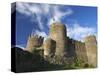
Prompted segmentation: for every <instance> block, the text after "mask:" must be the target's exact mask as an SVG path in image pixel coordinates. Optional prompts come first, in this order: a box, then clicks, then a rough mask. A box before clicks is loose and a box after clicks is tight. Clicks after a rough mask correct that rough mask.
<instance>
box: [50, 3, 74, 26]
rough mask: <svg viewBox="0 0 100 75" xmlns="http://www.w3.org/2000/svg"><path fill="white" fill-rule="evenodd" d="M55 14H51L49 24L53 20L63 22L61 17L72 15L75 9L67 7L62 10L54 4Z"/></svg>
mask: <svg viewBox="0 0 100 75" xmlns="http://www.w3.org/2000/svg"><path fill="white" fill-rule="evenodd" d="M52 10H53V14H51V15H52V16H51V18H50V20H49V22H48V25H51V24H52V23H53V22H61V18H62V17H64V16H68V15H71V14H72V13H73V11H72V10H71V9H69V8H67V9H66V11H61V10H60V7H59V6H57V5H56V6H53V8H52Z"/></svg>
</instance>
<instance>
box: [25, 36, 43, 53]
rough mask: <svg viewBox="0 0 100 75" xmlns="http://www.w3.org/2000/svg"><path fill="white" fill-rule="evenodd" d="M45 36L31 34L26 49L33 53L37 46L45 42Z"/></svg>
mask: <svg viewBox="0 0 100 75" xmlns="http://www.w3.org/2000/svg"><path fill="white" fill-rule="evenodd" d="M43 39H44V38H43V37H41V36H38V35H30V36H29V37H28V41H27V45H26V50H27V51H29V52H30V53H32V52H33V51H34V49H35V48H37V47H40V46H41V45H42V44H43Z"/></svg>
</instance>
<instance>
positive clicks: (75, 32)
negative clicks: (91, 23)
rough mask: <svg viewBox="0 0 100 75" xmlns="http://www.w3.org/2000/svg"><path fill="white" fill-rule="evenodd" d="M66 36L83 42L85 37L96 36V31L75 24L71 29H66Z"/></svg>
mask: <svg viewBox="0 0 100 75" xmlns="http://www.w3.org/2000/svg"><path fill="white" fill-rule="evenodd" d="M67 35H68V36H69V37H70V38H73V39H75V40H79V41H83V39H84V37H86V36H89V35H96V29H95V28H92V27H83V26H81V25H80V24H78V23H75V24H74V25H73V27H67Z"/></svg>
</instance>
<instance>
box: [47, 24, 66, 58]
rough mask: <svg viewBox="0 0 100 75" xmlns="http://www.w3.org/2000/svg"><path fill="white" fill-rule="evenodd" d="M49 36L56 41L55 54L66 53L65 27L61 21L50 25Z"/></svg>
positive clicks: (62, 54) (61, 54)
mask: <svg viewBox="0 0 100 75" xmlns="http://www.w3.org/2000/svg"><path fill="white" fill-rule="evenodd" d="M49 35H50V38H51V39H53V40H54V41H55V42H56V51H55V55H56V56H61V57H63V56H64V55H66V52H67V51H66V50H67V46H66V43H67V42H66V27H65V26H64V25H63V24H61V23H53V24H52V25H50V32H49Z"/></svg>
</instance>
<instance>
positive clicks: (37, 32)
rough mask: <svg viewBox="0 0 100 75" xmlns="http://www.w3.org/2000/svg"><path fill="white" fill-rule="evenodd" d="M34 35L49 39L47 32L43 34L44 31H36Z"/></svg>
mask: <svg viewBox="0 0 100 75" xmlns="http://www.w3.org/2000/svg"><path fill="white" fill-rule="evenodd" d="M33 33H34V35H38V36H42V37H47V34H46V33H45V32H42V31H38V30H36V31H35V32H33Z"/></svg>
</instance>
